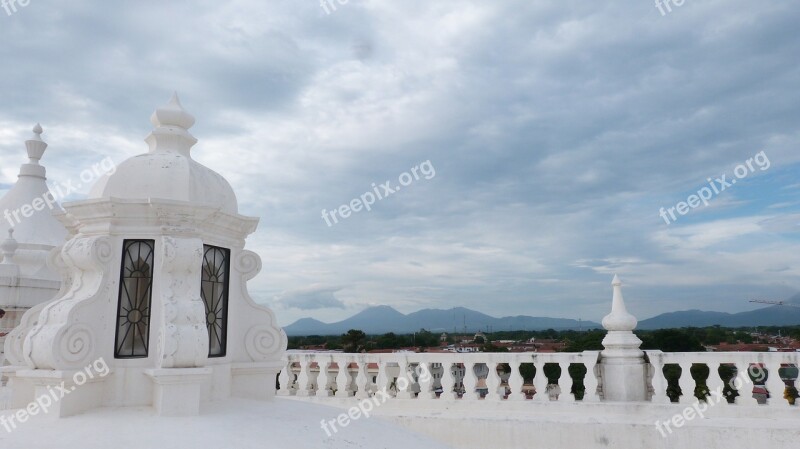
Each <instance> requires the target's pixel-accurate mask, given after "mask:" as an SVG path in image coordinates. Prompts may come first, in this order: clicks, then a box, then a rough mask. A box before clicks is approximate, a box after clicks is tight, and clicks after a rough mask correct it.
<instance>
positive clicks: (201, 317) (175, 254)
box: [155, 237, 208, 368]
mask: <svg viewBox="0 0 800 449" xmlns="http://www.w3.org/2000/svg"><path fill="white" fill-rule="evenodd" d="M202 260H203V242H202V241H201V240H200V239H193V238H175V237H162V238H161V258H160V263H159V264H158V265H157V267H159V266H160V270H156V271H155V273H156V275H155V278H156V282H160V285H161V292H162V294H161V302H162V326H161V331H160V332H159V335H158V349H159V361H158V366H159V367H160V368H193V367H198V366H203V365H204V364H205V362H206V360H207V358H208V331H207V330H206V319H205V306H204V305H203V300H202V299H201V297H200V279H201V269H202V265H201V263H200V262H201V261H202ZM159 278H160V280H159Z"/></svg>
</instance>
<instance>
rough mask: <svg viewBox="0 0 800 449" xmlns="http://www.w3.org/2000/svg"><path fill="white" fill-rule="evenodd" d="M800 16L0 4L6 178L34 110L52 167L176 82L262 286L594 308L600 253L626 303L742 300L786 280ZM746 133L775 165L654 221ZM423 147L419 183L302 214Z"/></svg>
mask: <svg viewBox="0 0 800 449" xmlns="http://www.w3.org/2000/svg"><path fill="white" fill-rule="evenodd" d="M154 8H157V10H158V13H157V14H154V13H153V10H154ZM799 18H800V11H799V10H797V8H794V7H793V6H792V5H791V4H789V3H782V2H769V3H764V4H761V3H756V2H752V1H745V0H735V1H724V2H723V1H721V0H713V1H704V2H694V3H691V4H689V3H687V4H686V5H684V6H683V7H681V8H676V9H675V10H674V11H673V12H672V13H670V14H669V15H668V16H664V17H662V16H661V14H660V13H659V12H658V10H657V9H656V8H655V6H654V4H653V3H652V2H584V1H578V0H573V1H563V0H553V1H543V2H526V1H521V0H520V1H517V0H507V1H493V2H482V1H477V0H474V1H469V0H453V1H441V2H429V1H424V0H409V1H403V2H359V1H355V0H352V1H351V2H349V3H348V4H347V5H343V6H342V7H340V8H339V9H338V10H337V11H335V12H334V13H332V14H330V15H327V14H325V12H324V11H322V9H321V8H320V7H319V4H318V3H317V2H314V1H310V2H297V1H288V0H287V1H272V2H269V3H268V4H266V3H264V2H261V1H255V0H231V1H228V2H215V1H210V0H200V1H196V2H191V3H190V2H171V3H169V4H164V3H163V2H155V1H142V2H135V3H125V4H121V5H118V7H115V8H112V9H109V8H107V7H105V4H104V3H100V2H99V1H88V0H85V1H77V2H71V3H70V5H69V7H65V6H64V5H62V4H61V3H57V2H55V1H54V0H37V1H36V2H31V4H30V5H29V6H28V7H26V8H25V9H22V10H20V11H19V12H18V13H16V14H15V15H13V16H11V17H2V18H0V21H2V26H0V38H3V42H4V43H5V44H4V45H3V46H1V47H0V58H2V60H3V61H7V63H4V64H3V65H2V67H0V74H2V79H3V80H4V87H5V89H2V90H0V104H3V105H4V108H3V109H2V110H0V129H2V132H0V167H2V172H1V173H2V179H0V182H5V183H10V182H13V181H14V179H15V177H16V171H17V166H18V165H19V164H20V163H22V162H24V157H23V156H24V146H23V144H22V141H23V140H24V138H25V137H27V135H28V133H29V130H30V127H31V126H32V124H33V123H35V122H37V121H41V122H42V124H43V126H44V127H45V138H46V139H47V140H48V142H50V145H51V146H50V149H48V153H47V154H46V155H45V157H44V159H43V163H45V164H47V167H48V177H49V178H51V180H54V181H64V180H66V179H69V178H70V177H71V176H73V175H74V174H75V173H79V172H80V171H81V170H83V169H84V168H86V167H87V166H90V165H91V164H92V163H95V162H97V161H99V160H101V159H102V158H103V157H105V156H106V155H109V156H112V157H113V158H114V160H116V161H118V162H119V161H121V160H123V159H124V158H127V157H129V156H131V155H133V154H136V153H138V152H142V151H145V150H146V147H145V145H144V143H143V142H142V141H141V140H142V138H143V137H144V136H145V135H146V134H147V132H148V131H149V128H150V125H149V122H148V120H147V119H148V117H149V115H150V113H151V112H152V110H153V108H154V107H155V106H157V105H159V104H161V103H163V102H164V101H165V100H166V99H167V98H168V97H169V94H170V92H171V90H173V89H177V90H179V92H180V93H181V97H182V100H183V103H184V105H185V106H186V107H187V108H188V109H189V110H190V112H192V113H193V114H194V115H195V116H196V117H197V119H198V122H197V125H196V126H195V128H194V129H193V130H192V132H193V133H194V134H195V135H196V136H197V137H198V138H199V139H200V143H199V144H198V145H197V147H196V149H195V150H194V151H193V154H194V155H195V157H196V158H197V159H198V160H199V161H200V162H202V163H204V164H206V165H208V166H211V167H212V168H214V169H215V170H217V171H219V172H220V173H222V174H223V175H224V176H226V177H227V178H228V179H229V180H230V181H231V183H232V185H233V186H234V188H235V190H236V192H237V194H238V196H239V201H240V205H241V206H240V209H241V210H242V212H243V213H247V214H249V215H254V216H260V217H262V221H261V224H260V226H259V230H258V232H257V233H256V234H255V235H253V236H252V238H251V239H250V240H249V242H248V246H249V247H250V248H251V249H253V250H255V251H258V252H259V253H260V254H261V255H262V258H263V259H264V266H265V270H264V272H263V274H262V275H261V276H259V277H258V278H256V279H255V280H254V281H253V284H254V286H253V288H254V289H257V290H259V291H263V292H265V294H267V295H269V296H275V295H279V294H280V292H282V291H289V292H291V291H297V290H301V291H302V289H305V288H309V287H308V286H310V285H346V286H347V287H344V288H342V289H341V290H337V291H336V297H333V292H332V291H331V292H327V293H325V292H323V293H320V294H321V295H322V297H323V301H322V302H321V303H319V304H317V303H315V302H314V301H315V300H309V304H310V305H311V306H312V307H316V306H318V305H321V304H322V305H324V304H336V303H335V302H333V301H331V298H333V299H336V298H341V304H350V305H356V304H365V303H374V302H377V303H382V304H389V305H392V306H395V307H397V308H399V309H401V310H403V311H410V310H414V309H416V308H420V307H423V306H424V307H451V306H457V305H463V306H467V307H472V308H475V309H478V310H481V311H484V312H487V313H491V314H494V315H504V314H506V315H510V314H536V315H544V314H547V315H553V316H564V317H571V318H576V317H582V318H584V319H599V318H600V317H602V316H603V315H604V314H605V313H606V311H607V309H608V307H609V302H610V294H611V289H610V285H609V284H610V281H611V276H610V275H611V272H612V271H616V272H619V274H620V276H621V277H622V278H623V281H624V282H625V283H626V298H628V301H629V303H630V304H629V308H630V309H631V310H632V311H633V312H634V313H636V314H637V315H638V316H639V317H640V318H645V317H647V316H650V315H653V314H655V313H659V312H664V311H672V310H676V309H682V308H687V307H691V308H708V309H717V310H732V311H733V310H741V309H743V308H747V307H750V305H749V304H747V302H746V301H745V299H746V297H745V296H743V295H744V293H746V292H756V293H758V295H760V296H761V297H768V296H774V297H776V298H778V299H781V295H786V294H788V293H789V292H791V291H793V290H794V289H797V288H798V287H800V283H799V282H798V279H800V277H798V275H800V251H799V250H800V245H799V244H798V242H797V239H796V233H794V234H792V231H793V229H794V228H793V227H792V226H793V224H794V222H793V220H794V218H793V217H794V215H796V214H798V213H800V210H798V209H800V203H798V201H800V198H798V196H800V193H798V192H800V191H798V189H796V188H795V189H786V188H783V187H786V186H791V185H796V184H797V183H798V176H797V169H798V165H799V164H800V152H798V151H797V148H798V146H800V132H798V131H797V126H796V124H797V123H798V118H800V89H798V87H800V63H798V61H797V57H796V55H797V54H800V37H798V35H797V33H795V32H794V28H795V27H796V23H797V21H798V19H799ZM759 150H765V151H766V152H767V154H769V156H770V161H771V162H772V164H773V165H772V167H771V168H770V169H769V171H767V172H763V173H759V174H757V175H754V177H753V178H752V179H748V180H747V182H746V183H745V184H741V185H737V186H736V189H732V190H731V191H729V192H724V195H720V196H719V197H717V198H714V202H713V203H712V205H711V206H709V207H708V208H704V209H702V210H699V209H698V210H697V211H693V212H692V213H691V214H689V215H687V216H685V217H682V218H681V219H680V220H679V221H678V222H676V223H674V224H672V225H669V226H666V225H665V224H664V223H663V221H662V220H661V219H660V218H659V217H658V215H657V213H658V209H659V207H662V206H664V207H666V206H670V205H674V204H675V203H676V202H678V201H681V200H684V199H685V198H686V197H687V195H688V194H691V193H692V192H695V191H697V189H698V187H701V186H702V185H704V184H705V179H706V178H707V177H709V176H718V175H719V174H721V173H725V172H729V170H730V168H731V167H732V166H734V165H735V164H738V163H740V162H742V161H744V160H746V159H747V158H748V157H751V156H752V155H753V154H754V153H755V152H756V151H759ZM425 160H431V161H432V163H433V164H434V165H435V167H436V171H437V174H436V178H435V179H433V180H431V181H426V182H420V183H415V184H413V185H411V186H409V187H408V188H406V189H404V190H403V191H401V192H398V193H397V194H396V195H393V196H392V197H389V198H387V199H386V200H384V201H381V202H379V203H377V204H376V205H375V207H374V209H373V210H372V211H371V212H368V213H364V212H362V213H360V214H356V215H354V216H352V217H350V218H349V219H347V220H344V221H343V222H342V223H340V224H338V225H336V226H334V227H331V228H328V227H327V226H326V225H325V222H324V220H322V218H321V217H320V211H321V210H322V209H323V208H324V209H328V210H330V209H332V208H334V207H338V206H339V205H341V204H345V203H347V202H349V201H350V200H351V199H352V198H355V197H357V196H358V195H360V194H362V193H363V192H365V191H367V190H369V189H370V188H371V184H372V183H373V182H375V183H382V182H384V181H385V180H387V179H396V177H397V176H398V175H399V174H400V173H402V172H404V171H406V170H408V169H409V168H410V167H412V166H414V165H417V164H419V163H420V162H422V161H425ZM772 204H781V205H785V206H784V207H781V208H772V209H768V206H769V205H772ZM325 295H329V296H325ZM325 298H327V299H325ZM731 298H733V299H731ZM738 298H742V300H741V301H739V299H738ZM326 301H327V302H326ZM301 304H302V302H301ZM307 310H310V309H307ZM352 311H353V309H352V308H351V307H348V308H341V305H334V306H333V307H331V308H326V309H322V310H319V311H315V312H314V314H313V315H314V316H315V317H317V318H320V319H326V320H333V319H338V318H342V317H343V316H344V315H347V314H350V313H352ZM301 312H302V311H298V309H297V308H295V309H289V310H285V311H283V313H281V314H279V318H280V320H281V322H283V323H288V322H290V321H292V320H293V319H296V318H298V317H300V316H304V315H305V313H301Z"/></svg>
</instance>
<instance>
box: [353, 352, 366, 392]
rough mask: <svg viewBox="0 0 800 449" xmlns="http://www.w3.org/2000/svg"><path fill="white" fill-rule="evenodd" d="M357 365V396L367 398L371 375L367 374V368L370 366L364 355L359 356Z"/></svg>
mask: <svg viewBox="0 0 800 449" xmlns="http://www.w3.org/2000/svg"><path fill="white" fill-rule="evenodd" d="M356 366H357V368H356V369H357V371H356V372H357V374H356V388H357V390H356V397H357V398H358V399H365V398H368V397H369V390H368V389H367V384H368V383H369V377H368V375H367V369H368V368H369V363H367V361H366V360H365V359H364V357H363V356H361V357H358V360H357V361H356Z"/></svg>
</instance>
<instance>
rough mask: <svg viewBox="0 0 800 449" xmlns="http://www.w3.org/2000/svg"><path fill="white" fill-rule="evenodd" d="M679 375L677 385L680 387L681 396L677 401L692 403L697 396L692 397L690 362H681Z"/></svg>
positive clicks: (692, 382)
mask: <svg viewBox="0 0 800 449" xmlns="http://www.w3.org/2000/svg"><path fill="white" fill-rule="evenodd" d="M680 367H681V377H680V379H678V385H679V386H680V387H681V397H680V400H679V402H680V403H681V404H690V403H693V402H694V401H695V400H696V399H697V398H695V397H694V379H692V363H691V362H682V363H680Z"/></svg>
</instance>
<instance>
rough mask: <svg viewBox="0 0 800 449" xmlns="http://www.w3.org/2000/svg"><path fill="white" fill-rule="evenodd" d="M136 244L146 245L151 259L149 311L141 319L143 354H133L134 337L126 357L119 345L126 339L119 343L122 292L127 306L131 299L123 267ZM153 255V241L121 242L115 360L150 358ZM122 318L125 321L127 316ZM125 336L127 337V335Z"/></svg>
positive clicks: (133, 240)
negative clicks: (129, 252)
mask: <svg viewBox="0 0 800 449" xmlns="http://www.w3.org/2000/svg"><path fill="white" fill-rule="evenodd" d="M137 243H139V244H147V245H149V247H150V259H151V263H150V267H149V268H150V269H149V275H150V276H149V279H150V285H149V287H148V289H147V291H148V293H147V307H146V309H147V310H148V311H149V313H148V314H147V315H146V316H143V317H142V318H143V319H146V324H145V332H144V334H145V335H144V337H143V338H142V342H143V343H144V354H134V353H135V352H136V351H135V338H136V337H135V336H134V337H132V338H133V339H134V342H133V343H134V344H133V345H132V346H131V348H132V350H131V352H132V354H130V355H128V354H123V353H122V351H121V349H122V347H121V345H120V343H124V342H125V339H126V337H125V336H123V338H122V342H120V326H121V324H122V322H121V320H122V318H123V316H122V313H121V312H122V295H123V292H124V293H125V294H126V298H127V300H128V304H131V301H130V299H131V298H130V296H129V294H128V292H127V289H126V288H125V279H126V277H125V266H126V262H125V258H126V256H127V255H128V251H129V249H130V247H131V246H133V245H134V244H137ZM155 253H156V241H155V240H153V239H124V240H123V241H122V251H120V264H119V265H120V267H119V277H118V282H119V291H118V293H117V310H116V320H115V322H116V325H115V326H114V358H115V359H146V358H148V357H149V356H150V325H151V324H152V323H151V321H152V312H153V282H154V280H155V259H156V257H155ZM139 255H140V256H141V254H139ZM131 260H132V259H131ZM129 313H130V311H129ZM124 318H125V319H126V320H127V315H126V316H125V317H124ZM125 335H127V333H126V334H125Z"/></svg>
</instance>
